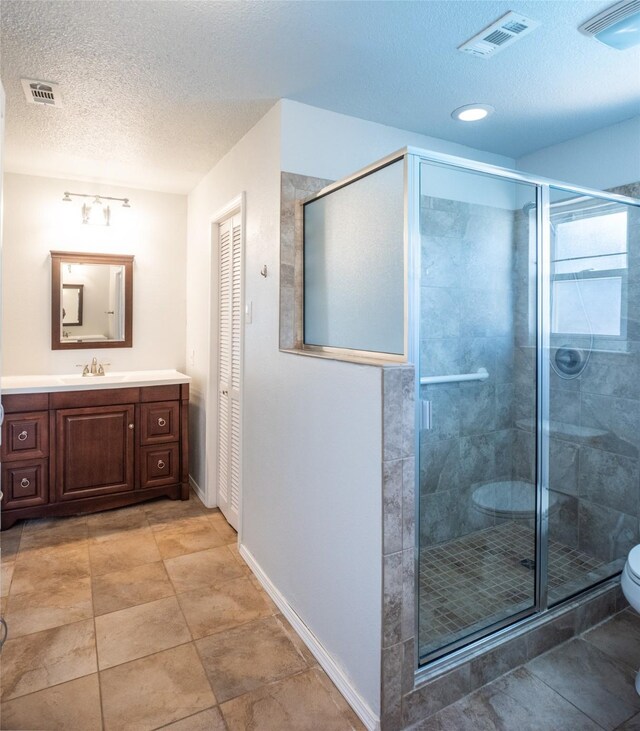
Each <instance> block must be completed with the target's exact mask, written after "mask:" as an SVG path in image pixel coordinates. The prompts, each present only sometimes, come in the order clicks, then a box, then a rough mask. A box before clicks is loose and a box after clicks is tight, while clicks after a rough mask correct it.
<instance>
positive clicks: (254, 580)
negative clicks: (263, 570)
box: [249, 573, 280, 614]
mask: <svg viewBox="0 0 640 731" xmlns="http://www.w3.org/2000/svg"><path fill="white" fill-rule="evenodd" d="M249 581H250V582H251V584H252V585H253V587H254V588H255V589H256V591H257V592H259V594H260V596H261V597H262V598H263V599H264V600H265V602H266V603H267V605H268V606H269V607H270V608H271V614H277V613H278V612H279V611H280V610H279V609H278V607H277V606H276V605H275V603H274V601H273V599H272V598H271V597H270V596H269V595H268V594H267V592H266V591H265V590H264V588H263V587H262V584H261V583H260V582H259V581H258V577H257V576H256V575H255V574H254V573H249Z"/></svg>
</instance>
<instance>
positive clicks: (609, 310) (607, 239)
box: [551, 199, 628, 339]
mask: <svg viewBox="0 0 640 731" xmlns="http://www.w3.org/2000/svg"><path fill="white" fill-rule="evenodd" d="M590 202H591V206H586V205H585V203H584V201H581V204H580V205H577V204H574V205H573V206H570V208H569V210H567V204H566V203H562V204H561V207H560V212H558V213H556V212H554V210H553V209H552V212H551V223H552V233H553V248H554V255H553V259H552V272H553V282H552V292H551V299H552V311H551V332H552V334H554V335H587V336H593V337H600V338H602V337H605V338H620V339H621V338H625V337H626V300H627V258H628V257H627V211H626V210H624V209H622V208H621V206H619V205H616V204H611V203H607V202H599V204H596V205H594V203H593V199H590Z"/></svg>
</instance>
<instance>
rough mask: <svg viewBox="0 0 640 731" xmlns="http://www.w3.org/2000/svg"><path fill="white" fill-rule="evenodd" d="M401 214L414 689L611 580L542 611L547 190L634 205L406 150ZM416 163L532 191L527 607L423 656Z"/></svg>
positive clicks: (464, 161) (546, 410)
mask: <svg viewBox="0 0 640 731" xmlns="http://www.w3.org/2000/svg"><path fill="white" fill-rule="evenodd" d="M404 152H405V155H406V157H407V164H406V166H405V171H406V187H405V204H406V209H405V215H406V236H405V238H406V240H407V242H408V261H407V267H408V276H407V281H408V285H409V292H408V324H409V339H408V360H409V362H410V363H414V365H415V369H416V374H415V382H414V395H415V424H416V429H415V436H414V447H415V462H416V468H415V483H414V490H415V525H416V530H415V557H414V558H415V603H414V614H415V616H414V621H415V625H414V626H415V638H416V640H415V643H414V645H415V651H414V660H415V665H414V668H415V684H416V686H417V685H418V684H420V683H422V682H425V681H426V680H428V679H431V678H433V677H435V676H437V675H440V674H442V673H443V672H446V671H448V670H450V669H452V668H454V667H456V666H458V665H460V664H462V663H464V662H468V661H470V660H472V659H473V658H474V657H477V656H479V655H481V654H484V653H485V652H487V651H489V650H491V649H493V648H494V647H497V646H498V645H501V644H502V643H504V642H505V641H507V640H508V639H511V637H513V636H514V635H515V634H519V633H520V632H523V631H527V630H530V629H532V628H533V627H535V626H536V625H537V624H542V623H543V622H545V621H546V620H547V618H549V616H550V614H551V613H553V614H556V613H560V612H562V611H564V608H565V607H567V606H568V605H569V604H570V603H571V602H573V601H575V600H576V598H577V597H582V596H584V595H587V594H588V593H589V592H590V591H593V590H595V589H597V588H599V587H602V586H603V585H605V584H607V583H613V582H615V581H616V576H617V575H615V576H613V577H609V578H605V579H602V580H601V581H598V582H596V583H595V584H592V585H591V586H589V587H587V588H585V589H583V590H582V591H580V592H578V593H576V594H574V595H571V596H569V597H567V598H566V599H565V600H563V601H562V602H559V603H557V604H554V605H553V607H549V604H548V555H549V554H548V545H549V543H548V542H549V436H550V435H549V407H550V390H549V389H550V366H549V353H550V339H551V327H550V325H551V226H550V190H551V188H558V189H561V190H563V191H566V192H568V193H573V194H575V195H579V196H591V197H595V198H600V199H604V200H610V201H612V202H619V203H623V204H625V205H632V206H635V207H640V201H638V200H636V199H634V198H629V197H627V196H623V195H619V194H616V193H607V192H604V191H600V190H595V189H591V188H586V187H583V186H575V185H568V184H566V183H564V182H562V181H557V180H553V179H550V178H544V177H540V176H536V175H530V174H528V173H522V172H519V171H516V170H510V169H509V168H503V167H499V166H497V165H492V164H489V163H483V162H477V161H473V160H468V159H466V158H461V157H458V156H454V155H447V154H444V153H437V152H431V151H427V150H422V149H419V148H413V147H407V148H406V150H405V151H404ZM422 163H436V164H440V165H446V166H448V167H449V168H452V169H459V170H461V171H467V172H475V173H480V174H486V175H492V176H495V177H498V178H501V179H503V180H510V181H513V182H516V183H525V184H529V185H534V186H535V188H536V236H535V241H536V287H535V291H536V419H535V421H536V429H535V434H536V546H535V556H536V572H535V593H534V603H533V606H532V607H531V608H529V609H525V610H522V611H520V612H517V613H515V614H513V615H511V616H510V617H507V618H506V619H503V620H501V621H499V622H495V623H492V624H490V625H489V626H488V627H486V628H484V629H482V630H478V631H476V632H473V633H471V634H469V635H467V636H466V637H464V638H462V639H460V640H458V641H456V642H453V643H450V644H448V645H447V646H446V647H445V648H440V649H439V650H436V651H434V652H432V653H429V654H427V655H426V656H425V658H424V659H423V658H422V657H421V655H420V633H419V618H420V617H419V609H420V607H419V596H420V594H419V586H420V424H421V421H420V420H421V405H420V286H421V235H420V193H421V187H420V178H421V166H422Z"/></svg>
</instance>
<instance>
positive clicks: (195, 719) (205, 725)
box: [162, 708, 227, 731]
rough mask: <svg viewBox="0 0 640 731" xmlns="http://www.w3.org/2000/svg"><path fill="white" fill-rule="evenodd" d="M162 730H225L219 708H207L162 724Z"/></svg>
mask: <svg viewBox="0 0 640 731" xmlns="http://www.w3.org/2000/svg"><path fill="white" fill-rule="evenodd" d="M162 731H227V726H226V724H225V722H224V719H223V718H222V713H220V709H219V708H208V709H207V710H206V711H201V712H200V713H196V714H194V715H193V716H189V718H183V719H182V720H181V721H176V722H175V723H170V724H169V725H168V726H163V727H162Z"/></svg>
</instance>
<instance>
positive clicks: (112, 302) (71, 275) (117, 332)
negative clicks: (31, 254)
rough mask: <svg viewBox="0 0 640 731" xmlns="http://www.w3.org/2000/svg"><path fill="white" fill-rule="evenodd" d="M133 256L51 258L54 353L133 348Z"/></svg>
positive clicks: (61, 255) (65, 255) (67, 254)
mask: <svg viewBox="0 0 640 731" xmlns="http://www.w3.org/2000/svg"><path fill="white" fill-rule="evenodd" d="M132 321H133V256H122V255H111V254H82V253H77V252H71V251H52V252H51V348H52V350H75V349H81V348H130V347H131V344H132V340H133V338H132Z"/></svg>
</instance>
